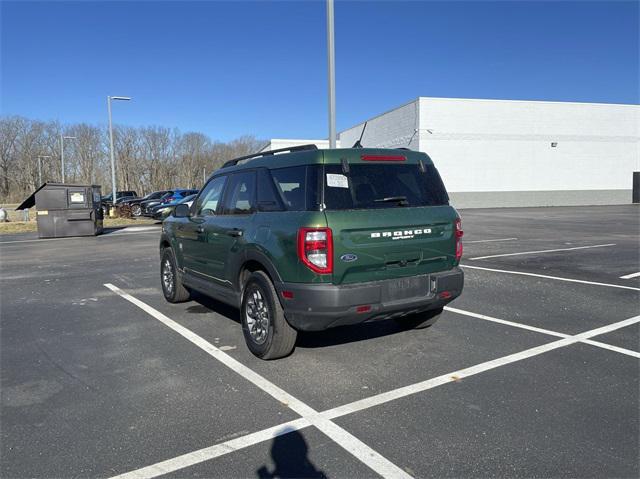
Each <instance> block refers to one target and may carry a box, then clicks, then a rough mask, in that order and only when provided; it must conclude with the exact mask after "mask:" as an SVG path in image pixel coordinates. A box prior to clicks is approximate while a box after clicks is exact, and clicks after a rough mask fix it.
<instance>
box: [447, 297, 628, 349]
mask: <svg viewBox="0 0 640 479" xmlns="http://www.w3.org/2000/svg"><path fill="white" fill-rule="evenodd" d="M444 309H445V310H447V311H451V312H452V313H456V314H461V315H464V316H471V317H472V318H478V319H482V320H484V321H491V322H494V323H498V324H504V325H506V326H513V327H514V328H520V329H526V330H528V331H535V332H536V333H541V334H548V335H549V336H555V337H558V338H570V337H571V335H569V334H564V333H559V332H557V331H551V330H549V329H543V328H536V327H535V326H529V325H528V324H522V323H514V322H513V321H506V320H504V319H499V318H493V317H491V316H485V315H484V314H478V313H472V312H471V311H464V310H462V309H457V308H451V307H449V306H445V307H444ZM580 342H581V343H586V344H590V345H591V346H596V347H599V348H603V349H608V350H609V351H615V352H617V353H621V354H626V355H628V356H633V357H636V358H640V353H637V352H635V351H632V350H630V349H625V348H620V347H618V346H612V345H611V344H606V343H601V342H600V341H592V340H590V339H584V340H582V341H580Z"/></svg>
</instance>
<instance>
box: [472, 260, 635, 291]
mask: <svg viewBox="0 0 640 479" xmlns="http://www.w3.org/2000/svg"><path fill="white" fill-rule="evenodd" d="M460 266H461V267H462V268H469V269H480V270H483V271H493V272H495V273H505V274H517V275H520V276H533V277H535V278H545V279H555V280H557V281H566V282H569V283H580V284H592V285H595V286H607V287H609V288H620V289H630V290H633V291H640V288H634V287H632V286H623V285H621V284H611V283H597V282H595V281H584V280H582V279H573V278H561V277H560V276H548V275H546V274H537V273H525V272H523V271H509V270H506V269H495V268H483V267H481V266H471V265H468V264H461V265H460Z"/></svg>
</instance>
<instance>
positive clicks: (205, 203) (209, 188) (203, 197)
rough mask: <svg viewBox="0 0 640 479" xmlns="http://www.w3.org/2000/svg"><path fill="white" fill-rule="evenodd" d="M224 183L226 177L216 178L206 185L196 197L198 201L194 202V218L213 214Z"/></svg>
mask: <svg viewBox="0 0 640 479" xmlns="http://www.w3.org/2000/svg"><path fill="white" fill-rule="evenodd" d="M226 181H227V177H226V176H218V177H217V178H214V179H212V180H211V181H210V182H209V183H207V185H206V186H205V187H204V189H203V190H202V192H201V193H200V195H199V196H198V199H197V200H196V207H195V214H196V216H207V215H213V214H215V212H216V210H217V208H218V202H219V201H220V198H221V196H222V190H223V188H224V184H225V182H226Z"/></svg>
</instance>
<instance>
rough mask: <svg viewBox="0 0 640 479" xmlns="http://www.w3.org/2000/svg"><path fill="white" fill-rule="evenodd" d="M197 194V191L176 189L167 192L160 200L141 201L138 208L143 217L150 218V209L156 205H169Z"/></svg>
mask: <svg viewBox="0 0 640 479" xmlns="http://www.w3.org/2000/svg"><path fill="white" fill-rule="evenodd" d="M197 192H198V190H187V189H184V188H176V189H174V190H168V191H167V192H166V193H165V194H164V195H162V196H161V197H160V198H156V199H154V200H146V201H142V202H141V203H140V207H141V209H142V214H143V215H145V216H150V215H151V209H152V208H153V207H154V206H158V205H160V204H164V203H171V202H172V201H175V200H181V199H182V198H184V197H185V196H189V195H192V194H194V193H197Z"/></svg>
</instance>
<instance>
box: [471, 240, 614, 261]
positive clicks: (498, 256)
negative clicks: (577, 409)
mask: <svg viewBox="0 0 640 479" xmlns="http://www.w3.org/2000/svg"><path fill="white" fill-rule="evenodd" d="M615 245H616V244H615V243H609V244H595V245H591V246H576V247H575V248H558V249H544V250H540V251H522V252H520V253H505V254H492V255H489V256H476V257H475V258H469V259H470V260H471V261H475V260H477V259H488V258H502V257H505V256H520V255H525V254H539V253H555V252H557V251H574V250H577V249H590V248H604V247H607V246H615Z"/></svg>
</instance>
